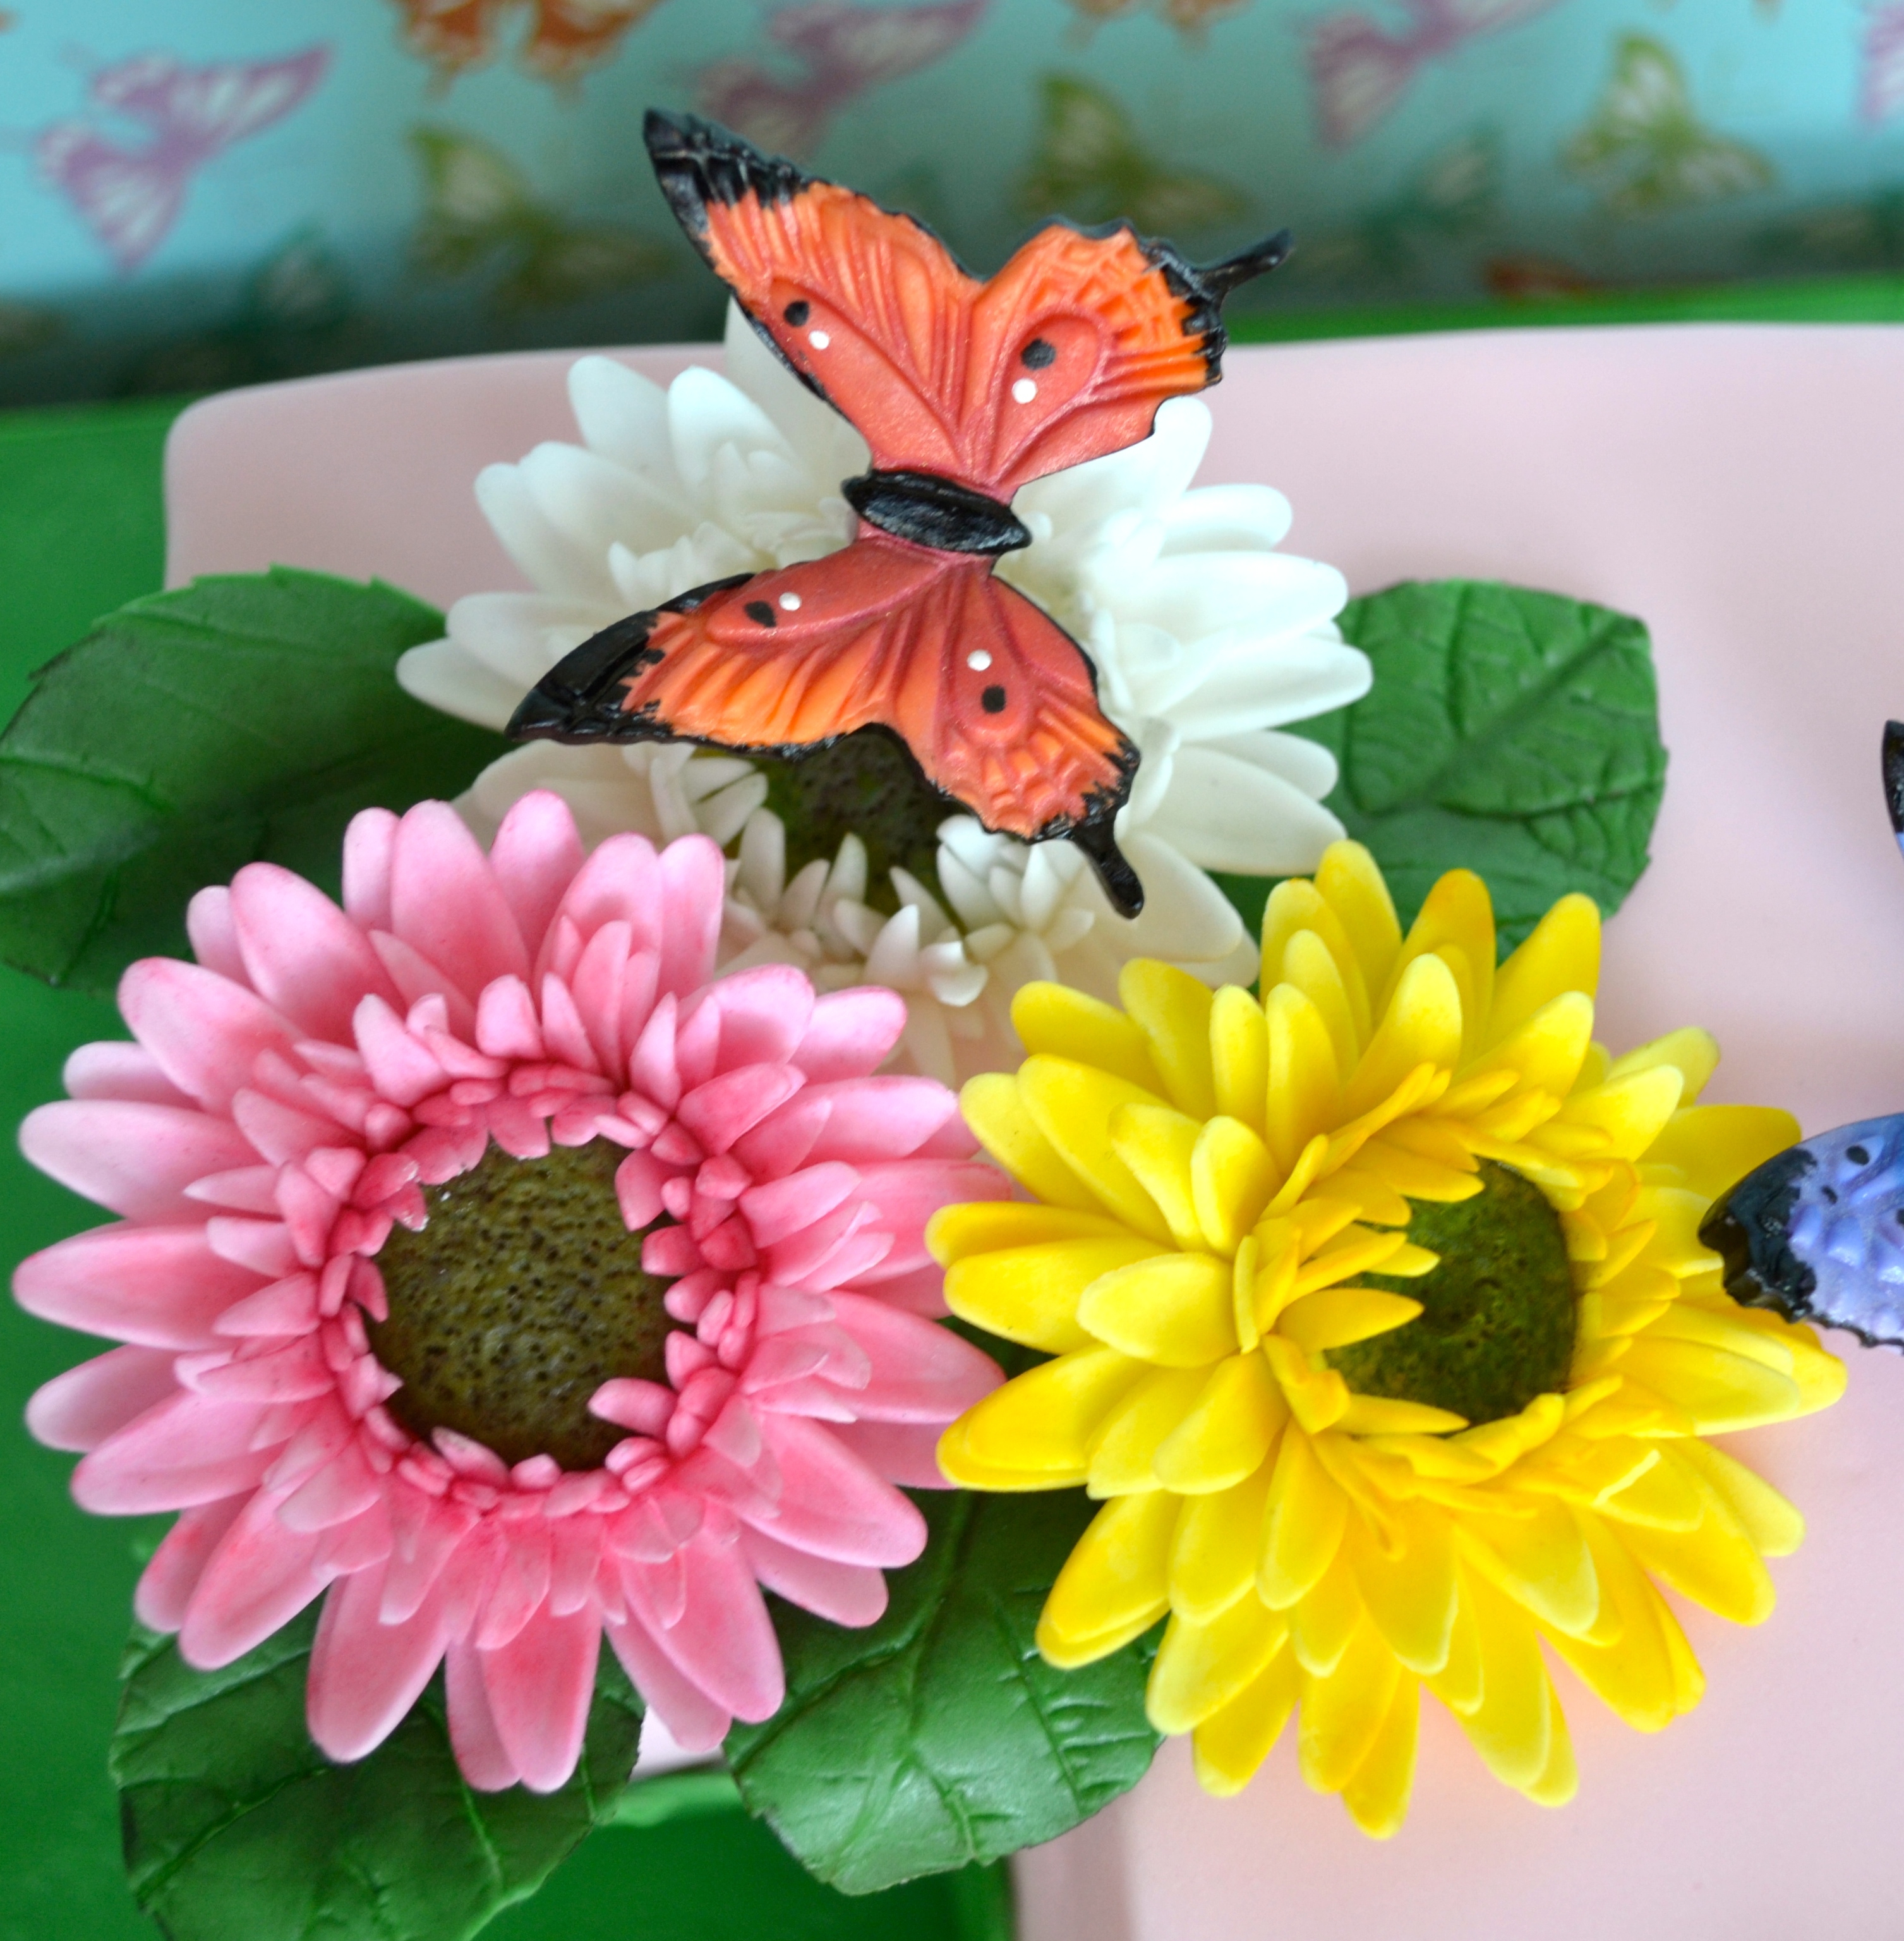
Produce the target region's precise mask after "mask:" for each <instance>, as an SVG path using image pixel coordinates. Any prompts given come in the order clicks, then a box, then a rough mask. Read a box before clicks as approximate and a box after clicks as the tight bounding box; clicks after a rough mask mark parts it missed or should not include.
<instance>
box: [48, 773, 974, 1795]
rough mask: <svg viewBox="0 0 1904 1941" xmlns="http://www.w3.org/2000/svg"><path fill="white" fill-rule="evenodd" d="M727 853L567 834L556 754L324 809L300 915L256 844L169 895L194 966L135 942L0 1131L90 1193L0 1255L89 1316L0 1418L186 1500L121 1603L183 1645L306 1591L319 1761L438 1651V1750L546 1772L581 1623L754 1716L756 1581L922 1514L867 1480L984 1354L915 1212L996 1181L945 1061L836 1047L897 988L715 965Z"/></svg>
mask: <svg viewBox="0 0 1904 1941" xmlns="http://www.w3.org/2000/svg"><path fill="white" fill-rule="evenodd" d="M722 892H723V864H722V859H721V856H720V851H718V850H717V848H715V847H714V845H713V844H712V843H711V842H708V840H707V839H705V838H704V837H701V836H689V837H688V838H686V839H684V840H683V841H681V842H676V843H674V844H673V845H671V846H670V847H669V848H667V849H665V850H663V851H661V852H660V853H659V854H657V853H656V851H655V850H654V849H653V848H652V847H651V846H650V845H649V844H648V843H647V842H645V841H643V839H641V838H640V836H629V835H624V836H615V837H613V838H612V839H610V841H608V842H605V843H604V844H603V845H601V848H598V849H597V850H596V851H594V854H593V855H592V856H590V857H587V858H586V859H585V858H584V856H583V854H582V847H581V844H580V842H579V840H578V839H577V837H576V830H575V825H574V823H573V820H572V819H571V818H570V814H569V812H568V810H567V808H566V807H564V805H563V804H562V802H561V801H560V800H559V799H558V798H557V797H555V796H553V795H549V794H546V793H539V794H536V795H531V796H527V797H525V798H524V799H523V800H522V801H521V802H519V803H518V805H516V807H515V808H514V809H513V810H512V812H510V815H509V818H508V819H507V820H506V821H505V822H504V823H503V826H502V828H501V830H500V831H499V833H497V838H496V841H495V844H494V847H493V848H492V850H491V852H490V853H489V854H487V856H485V855H484V853H483V851H482V850H481V848H480V847H479V846H478V844H477V842H476V841H475V838H474V837H472V836H471V835H470V834H469V832H468V830H466V828H465V827H463V824H462V823H461V822H460V821H458V820H457V817H456V815H454V812H452V811H451V809H450V808H448V807H447V806H445V805H444V804H442V803H441V802H426V803H423V805H420V807H417V808H413V809H412V810H411V812H409V813H408V815H405V816H404V817H403V818H402V819H401V820H400V821H399V819H398V818H396V816H393V815H390V814H389V813H387V812H384V811H382V810H370V811H367V812H365V813H364V814H363V815H359V817H357V818H356V821H353V823H352V824H351V825H350V832H349V833H348V835H347V837H346V839H345V842H344V908H343V909H341V910H340V909H338V907H337V906H336V905H335V904H334V903H332V902H331V901H330V900H329V899H328V898H327V897H325V896H324V895H323V894H322V893H321V892H319V891H317V890H316V889H315V888H313V887H312V886H311V885H310V884H308V883H307V882H304V880H303V879H301V878H300V877H298V876H294V875H292V873H290V872H289V871H288V870H282V869H280V868H278V867H276V866H275V865H274V864H267V863H255V864H251V865H250V866H249V867H246V868H245V869H243V870H240V871H239V873H238V874H237V876H236V877H235V878H234V879H233V881H232V883H231V888H229V889H224V888H215V889H209V890H206V891H202V892H200V894H199V895H198V896H197V897H196V898H194V900H193V903H192V905H191V913H190V920H189V928H190V932H191V940H192V947H193V949H194V953H195V954H196V955H197V960H198V961H197V963H196V964H187V963H183V962H179V961H174V960H173V959H170V958H150V959H148V960H146V961H144V962H142V963H139V964H134V965H133V967H132V968H131V969H130V971H127V974H126V976H125V979H124V982H123V983H122V984H121V987H120V997H119V1002H120V1008H121V1010H122V1011H123V1013H124V1016H125V1019H126V1021H127V1023H128V1024H129V1025H130V1026H131V1028H132V1031H133V1035H134V1037H135V1038H136V1040H137V1042H136V1044H93V1045H87V1046H86V1047H84V1048H83V1049H81V1050H79V1051H78V1052H77V1053H75V1054H74V1056H73V1058H72V1062H70V1063H69V1065H68V1067H67V1072H66V1082H67V1088H68V1090H69V1092H70V1093H72V1097H71V1099H68V1100H65V1101H63V1102H60V1103H58V1104H56V1105H47V1106H44V1107H42V1108H41V1109H40V1110H39V1111H36V1112H35V1113H34V1114H32V1116H31V1117H29V1119H28V1120H27V1121H26V1125H25V1126H24V1127H23V1129H22V1133H21V1143H22V1145H23V1147H24V1148H25V1150H26V1154H27V1156H28V1157H29V1158H30V1159H31V1160H32V1161H33V1162H34V1163H35V1165H37V1166H40V1167H41V1169H43V1170H44V1171H45V1172H49V1173H50V1174H51V1175H53V1177H54V1178H57V1179H59V1180H61V1181H64V1182H65V1183H66V1184H67V1185H69V1186H70V1187H72V1188H75V1190H76V1191H78V1192H81V1193H83V1194H86V1195H87V1197H89V1198H90V1199H93V1200H96V1201H98V1202H99V1203H101V1204H102V1205H103V1206H108V1207H109V1208H111V1209H112V1211H113V1212H115V1213H118V1214H120V1215H123V1216H124V1218H122V1219H121V1220H120V1221H118V1222H116V1223H115V1224H110V1225H108V1226H105V1227H96V1228H95V1229H93V1230H92V1231H90V1232H89V1233H81V1234H80V1235H78V1236H76V1237H75V1238H74V1239H69V1240H66V1241H63V1242H62V1243H60V1245H58V1246H53V1247H50V1248H48V1249H47V1250H46V1251H45V1252H43V1253H40V1254H36V1255H34V1256H33V1257H32V1258H31V1259H30V1260H29V1261H26V1263H25V1264H23V1266H22V1267H21V1268H20V1271H19V1273H18V1276H17V1279H16V1280H15V1282H14V1291H15V1292H16V1294H17V1297H18V1298H19V1300H20V1303H21V1304H22V1305H23V1306H24V1307H27V1308H28V1309H29V1310H32V1312H33V1313H35V1314H39V1315H42V1316H45V1317H46V1318H47V1319H49V1320H53V1321H57V1322H63V1323H64V1324H65V1325H67V1326H69V1327H74V1328H82V1329H84V1330H86V1331H88V1332H90V1333H93V1334H106V1335H109V1336H112V1337H116V1338H117V1339H118V1340H121V1341H123V1342H124V1343H127V1346H123V1347H119V1348H115V1349H114V1350H112V1352H111V1353H108V1354H105V1355H103V1356H100V1357H99V1359H97V1360H95V1361H91V1362H87V1363H85V1364H84V1365H83V1366H81V1367H79V1368H75V1369H74V1370H72V1371H71V1372H70V1373H69V1374H65V1375H62V1376H60V1377H59V1378H58V1379H57V1380H55V1381H53V1382H50V1383H48V1384H47V1386H45V1387H44V1388H43V1389H41V1390H40V1392H39V1393H38V1395H36V1396H35V1398H34V1399H33V1401H32V1405H31V1408H30V1409H29V1416H28V1420H29V1423H30V1424H31V1426H32V1429H33V1430H34V1432H35V1434H37V1435H38V1436H39V1437H40V1438H41V1439H42V1440H43V1441H47V1442H49V1443H51V1444H53V1445H54V1446H55V1447H60V1448H66V1449H77V1450H85V1451H87V1452H88V1453H87V1455H86V1457H85V1458H84V1460H83V1461H82V1462H81V1463H80V1465H79V1466H78V1469H77V1471H76V1472H75V1475H74V1478H73V1490H74V1493H75V1496H77V1497H78V1499H79V1501H80V1502H81V1504H82V1505H84V1507H85V1508H88V1509H91V1510H96V1511H99V1512H105V1513H108V1514H119V1515H130V1514H135V1513H139V1512H148V1511H154V1510H181V1511H182V1512H184V1514H183V1515H182V1516H181V1517H180V1518H179V1521H178V1522H177V1523H176V1524H175V1526H174V1527H173V1530H172V1531H171V1533H170V1535H169V1536H167V1538H166V1539H165V1541H164V1543H163V1544H161V1545H160V1547H159V1550H158V1552H157V1555H156V1556H154V1557H153V1559H152V1560H151V1564H150V1565H149V1567H148V1568H147V1570H146V1571H145V1575H144V1576H143V1577H142V1579H141V1580H140V1582H139V1592H138V1599H137V1608H138V1611H139V1616H140V1617H141V1619H142V1620H143V1621H144V1622H145V1623H147V1624H148V1625H151V1626H153V1627H154V1628H157V1629H160V1630H165V1631H170V1630H175V1629H176V1631H178V1632H179V1649H180V1651H181V1652H182V1655H184V1657H185V1659H186V1660H187V1661H188V1662H189V1663H191V1664H195V1665H198V1666H200V1667H213V1666H217V1665H221V1664H228V1663H229V1662H230V1661H231V1660H232V1659H234V1658H237V1657H238V1656H239V1655H240V1654H241V1653H243V1652H246V1651H248V1650H249V1649H251V1648H252V1646H254V1645H255V1644H257V1643H259V1642H260V1640H262V1639H264V1637H267V1636H268V1635H269V1634H270V1633H271V1632H273V1631H276V1630H277V1628H279V1627H280V1625H283V1624H284V1623H285V1622H286V1621H287V1620H288V1619H290V1618H291V1617H292V1616H293V1615H295V1613H296V1612H298V1611H299V1610H301V1609H303V1608H304V1606H305V1605H307V1603H310V1601H311V1600H312V1599H313V1598H315V1597H317V1596H318V1595H319V1594H320V1593H322V1592H324V1591H325V1590H326V1589H327V1588H328V1590H329V1596H328V1597H327V1599H326V1601H325V1607H324V1612H323V1615H322V1620H321V1621H320V1622H319V1627H318V1632H317V1640H316V1647H315V1649H314V1651H313V1654H312V1658H311V1666H310V1683H309V1690H308V1695H307V1704H308V1713H309V1718H310V1730H311V1734H312V1736H313V1738H315V1739H316V1742H317V1743H318V1744H319V1746H321V1747H322V1748H323V1749H324V1750H325V1752H327V1753H329V1754H330V1755H331V1756H332V1757H333V1758H336V1759H355V1758H359V1757H361V1756H362V1755H363V1754H365V1753H367V1752H368V1751H369V1750H371V1748H372V1747H374V1746H375V1745H377V1744H378V1743H379V1742H380V1741H381V1740H382V1739H383V1738H384V1736H385V1735H387V1733H388V1732H390V1731H391V1729H393V1727H394V1726H396V1724H397V1722H399V1720H400V1719H402V1717H403V1716H404V1714H405V1713H406V1712H407V1711H408V1709H409V1708H410V1707H411V1704H413V1703H414V1701H415V1699H416V1698H417V1695H418V1694H419V1693H420V1692H421V1690H422V1689H423V1686H424V1684H425V1683H426V1682H427V1680H429V1677H430V1676H431V1674H432V1672H433V1671H434V1670H435V1669H436V1666H437V1665H438V1664H439V1662H444V1661H447V1664H446V1680H447V1686H448V1701H449V1716H450V1730H451V1739H452V1741H453V1743H454V1746H455V1749H456V1755H457V1760H458V1762H459V1763H460V1765H461V1766H462V1768H463V1772H464V1774H466V1777H468V1778H469V1781H470V1783H471V1784H472V1785H474V1786H476V1787H483V1788H495V1787H503V1786H507V1785H509V1784H512V1783H514V1782H515V1781H518V1780H519V1781H521V1782H522V1783H523V1784H524V1785H526V1786H528V1787H533V1788H534V1789H536V1790H549V1789H551V1788H553V1787H558V1786H560V1785H561V1784H562V1783H563V1781H564V1780H566V1779H567V1777H568V1775H569V1774H570V1771H571V1770H572V1769H573V1766H574V1765H575V1762H576V1756H577V1754H578V1753H579V1748H580V1745H581V1741H582V1731H583V1727H584V1725H585V1722H586V1719H587V1716H588V1704H589V1698H590V1695H591V1690H592V1688H593V1685H594V1670H595V1663H596V1658H597V1652H598V1649H599V1646H600V1643H601V1635H602V1634H603V1633H604V1631H606V1632H607V1635H608V1638H609V1640H610V1643H611V1644H612V1645H613V1647H614V1649H615V1650H616V1653H617V1654H618V1655H619V1657H620V1658H621V1660H622V1664H624V1665H625V1667H626V1668H627V1670H628V1674H629V1676H630V1677H631V1679H633V1680H634V1683H635V1684H636V1685H637V1687H638V1688H639V1689H640V1692H641V1693H642V1695H643V1698H645V1699H646V1701H647V1703H648V1704H649V1706H650V1707H652V1709H653V1710H654V1711H655V1712H656V1713H657V1714H658V1715H659V1716H660V1718H661V1719H662V1721H663V1722H665V1724H666V1725H667V1726H668V1729H669V1730H670V1731H671V1732H672V1733H673V1735H674V1737H675V1738H676V1739H677V1740H678V1741H680V1743H681V1744H683V1745H684V1746H686V1747H689V1748H692V1749H711V1747H714V1745H716V1744H717V1743H718V1742H719V1741H720V1738H722V1736H723V1734H724V1733H725V1732H726V1730H727V1728H728V1726H729V1724H730V1723H731V1722H732V1719H733V1718H734V1717H735V1716H738V1717H740V1718H743V1719H764V1718H766V1717H768V1716H770V1715H771V1714H772V1713H773V1712H774V1710H775V1709H776V1708H777V1707H778V1705H779V1704H780V1701H781V1696H782V1693H783V1674H782V1670H781V1661H780V1653H779V1649H778V1644H777V1643H776V1641H775V1637H774V1633H773V1630H772V1625H770V1623H769V1620H768V1615H767V1611H766V1605H765V1603H764V1602H763V1599H762V1597H761V1587H762V1586H763V1585H764V1586H766V1588H769V1589H771V1590H773V1591H778V1593H779V1594H781V1595H782V1596H783V1597H788V1598H790V1599H791V1600H793V1601H794V1602H796V1603H799V1604H802V1605H804V1606H805V1607H806V1608H807V1609H809V1610H811V1611H814V1612H818V1613H820V1614H821V1615H823V1616H824V1617H827V1618H830V1619H834V1620H836V1622H839V1623H842V1624H847V1625H865V1624H869V1623H870V1622H872V1621H873V1619H875V1618H876V1617H877V1616H878V1615H879V1613H880V1612H881V1611H882V1609H884V1607H885V1597H886V1590H885V1579H884V1577H883V1576H882V1575H881V1572H882V1569H883V1568H884V1567H888V1566H891V1565H896V1564H901V1563H909V1562H910V1561H911V1560H912V1558H913V1557H915V1556H917V1555H918V1552H919V1550H920V1548H921V1545H922V1544H923V1542H924V1525H923V1523H922V1521H921V1518H920V1517H919V1515H918V1512H917V1511H916V1510H915V1508H914V1507H913V1506H912V1504H911V1503H909V1502H908V1501H907V1500H906V1498H905V1497H904V1496H902V1495H901V1494H900V1493H899V1491H898V1490H897V1489H895V1488H894V1487H893V1485H894V1483H907V1484H937V1483H938V1482H939V1481H940V1477H939V1473H938V1470H937V1466H936V1464H935V1463H934V1460H933V1456H932V1449H933V1446H934V1442H935V1441H936V1438H937V1435H938V1433H939V1431H940V1428H941V1426H943V1424H945V1423H948V1422H949V1421H951V1420H952V1418H953V1417H955V1416H957V1415H958V1414H959V1413H960V1412H961V1411H963V1410H964V1409H965V1408H968V1407H970V1405H972V1404H973V1402H974V1401H976V1400H977V1399H978V1398H980V1396H981V1395H983V1394H984V1393H985V1392H986V1391H988V1390H989V1389H990V1388H992V1386H994V1384H995V1383H996V1382H997V1380H998V1371H997V1369H996V1368H995V1367H994V1366H993V1365H992V1363H991V1362H989V1360H988V1359H986V1357H985V1356H983V1355H982V1354H980V1353H979V1352H978V1351H977V1350H976V1349H973V1348H972V1347H970V1346H968V1345H967V1343H965V1342H964V1341H962V1340H960V1339H959V1337H958V1336H957V1335H955V1334H952V1333H951V1332H950V1331H948V1330H946V1329H945V1328H941V1327H939V1326H938V1325H936V1324H935V1323H934V1322H933V1321H932V1320H931V1319H928V1318H927V1317H928V1316H932V1315H935V1314H939V1313H943V1311H944V1310H943V1306H942V1304H941V1302H940V1276H939V1273H938V1271H937V1269H936V1268H934V1267H932V1266H931V1264H930V1262H929V1261H928V1257H927V1255H926V1252H925V1249H924V1244H923V1243H922V1240H921V1226H922V1224H923V1222H924V1220H925V1218H926V1217H927V1216H928V1215H929V1214H930V1213H931V1212H933V1210H934V1209H936V1208H937V1207H938V1206H940V1205H941V1204H942V1203H946V1202H948V1201H955V1200H970V1199H972V1198H974V1197H998V1196H1000V1195H1001V1194H1003V1193H1004V1191H1005V1190H1006V1188H1005V1184H1004V1181H1003V1180H1002V1178H1001V1176H1000V1175H998V1174H997V1173H996V1172H993V1171H992V1169H990V1168H989V1167H988V1166H984V1165H983V1164H981V1163H976V1162H975V1161H973V1160H972V1159H971V1158H970V1154H971V1153H972V1151H973V1140H972V1139H971V1138H970V1136H969V1134H968V1133H967V1131H966V1129H965V1126H964V1123H963V1122H962V1120H961V1119H960V1118H959V1116H958V1108H957V1104H956V1102H955V1100H954V1099H953V1097H952V1094H951V1093H949V1092H948V1091H947V1090H946V1089H945V1088H944V1087H943V1086H940V1085H939V1084H936V1083H934V1082H933V1081H930V1080H927V1079H921V1078H909V1077H874V1076H872V1075H871V1074H873V1071H874V1069H875V1068H876V1066H877V1065H879V1063H880V1062H881V1061H882V1059H884V1058H885V1056H886V1055H887V1053H888V1052H889V1051H890V1050H891V1048H892V1047H893V1045H894V1043H895V1042H896V1041H897V1039H898V1037H899V1035H900V1030H901V1029H902V1027H903V1025H904V1022H905V1017H906V1013H905V1007H904V1004H903V1001H902V1000H901V999H900V998H898V997H897V995H894V993H893V992H890V991H885V990H873V989H867V990H854V991H844V992H838V993H836V994H835V995H831V996H827V997H818V998H816V996H815V995H814V991H813V988H812V986H811V984H809V983H808V981H807V980H806V978H805V977H804V976H803V975H802V974H800V973H799V972H798V971H793V970H791V969H789V968H787V967H784V966H781V965H772V966H768V967H763V968H759V969H756V970H752V971H745V972H743V973H741V974H738V975H736V976H735V977H730V978H728V979H726V980H725V981H723V982H720V983H710V982H709V981H708V980H709V978H710V976H711V971H712V969H713V965H714V943H715V939H716V937H717V933H718V931H719V929H720V919H721V905H722ZM631 1235H634V1236H639V1238H638V1239H631V1237H630V1236H631Z"/></svg>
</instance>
